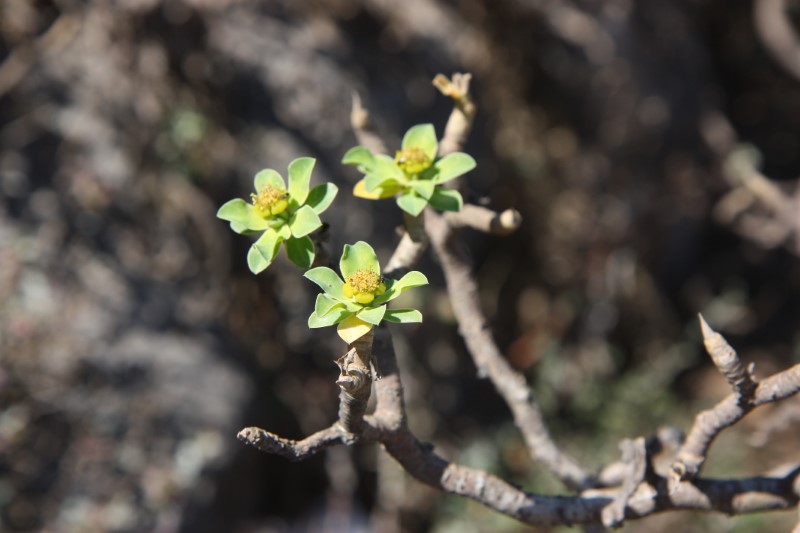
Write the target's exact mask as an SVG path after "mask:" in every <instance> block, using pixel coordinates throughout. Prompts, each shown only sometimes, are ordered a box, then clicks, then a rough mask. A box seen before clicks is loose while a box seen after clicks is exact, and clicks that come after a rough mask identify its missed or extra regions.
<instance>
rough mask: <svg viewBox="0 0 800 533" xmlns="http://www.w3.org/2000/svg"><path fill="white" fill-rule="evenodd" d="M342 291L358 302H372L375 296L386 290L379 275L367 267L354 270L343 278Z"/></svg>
mask: <svg viewBox="0 0 800 533" xmlns="http://www.w3.org/2000/svg"><path fill="white" fill-rule="evenodd" d="M342 292H344V295H345V296H347V297H348V298H352V299H353V300H355V301H356V302H358V303H360V304H369V303H372V300H374V299H375V296H380V295H381V294H383V293H384V292H386V284H385V283H384V282H383V279H381V276H379V275H378V274H376V273H375V272H373V271H371V270H367V269H363V268H362V269H360V270H356V271H355V272H353V273H352V274H350V275H349V276H347V278H346V279H345V282H344V286H343V287H342Z"/></svg>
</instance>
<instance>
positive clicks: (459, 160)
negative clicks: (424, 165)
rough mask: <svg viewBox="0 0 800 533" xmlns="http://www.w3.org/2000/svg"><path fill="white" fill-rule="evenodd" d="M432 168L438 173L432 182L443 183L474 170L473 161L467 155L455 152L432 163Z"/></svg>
mask: <svg viewBox="0 0 800 533" xmlns="http://www.w3.org/2000/svg"><path fill="white" fill-rule="evenodd" d="M433 167H434V168H435V169H437V170H438V171H439V172H438V173H437V174H436V177H434V181H435V182H436V183H444V182H446V181H450V180H451V179H453V178H457V177H459V176H461V175H462V174H466V173H467V172H469V171H470V170H472V169H473V168H475V160H474V159H472V157H471V156H469V155H467V154H463V153H461V152H456V153H453V154H447V155H446V156H444V157H443V158H441V159H440V160H438V161H437V162H436V163H434V164H433Z"/></svg>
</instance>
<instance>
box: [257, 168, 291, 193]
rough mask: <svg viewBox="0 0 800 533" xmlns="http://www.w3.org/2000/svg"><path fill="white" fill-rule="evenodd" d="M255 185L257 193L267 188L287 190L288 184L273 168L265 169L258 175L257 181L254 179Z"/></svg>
mask: <svg viewBox="0 0 800 533" xmlns="http://www.w3.org/2000/svg"><path fill="white" fill-rule="evenodd" d="M253 184H254V185H255V187H256V192H259V191H261V190H262V189H265V188H266V187H267V186H270V187H275V188H276V189H283V190H286V183H284V181H283V178H282V177H281V175H280V174H278V173H277V172H276V171H274V170H272V169H271V168H265V169H264V170H262V171H261V172H259V173H258V174H256V177H255V179H253Z"/></svg>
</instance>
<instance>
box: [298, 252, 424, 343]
mask: <svg viewBox="0 0 800 533" xmlns="http://www.w3.org/2000/svg"><path fill="white" fill-rule="evenodd" d="M339 269H340V270H341V272H342V276H343V278H344V279H342V278H341V277H339V275H338V274H336V272H334V271H333V270H331V269H330V268H328V267H317V268H312V269H311V270H309V271H308V272H306V273H305V277H307V278H308V279H310V280H311V281H313V282H314V283H316V284H317V285H319V286H320V288H321V289H322V290H323V291H324V292H323V293H321V294H318V295H317V302H316V304H315V305H314V312H313V313H311V316H309V317H308V327H310V328H322V327H325V326H333V325H334V324H338V327H337V332H338V333H339V336H340V337H341V338H342V339H343V340H344V341H345V342H346V343H348V344H352V343H353V342H354V341H355V340H357V339H359V338H361V337H363V336H364V335H366V334H367V333H368V332H369V331H370V330H371V329H372V328H373V327H375V326H377V325H378V324H380V322H381V320H387V321H389V322H399V323H406V322H422V313H420V312H419V311H417V310H416V309H387V308H386V303H387V302H389V301H391V300H394V299H395V298H397V297H398V296H400V294H401V293H402V292H403V291H406V290H408V289H411V288H413V287H419V286H421V285H427V284H428V279H427V278H426V277H425V275H424V274H422V273H421V272H416V271H412V272H409V273H408V274H406V275H405V276H403V277H402V278H400V279H399V280H396V281H395V280H392V279H388V278H384V277H382V276H381V266H380V264H378V257H377V256H376V255H375V250H373V249H372V246H370V245H369V244H367V243H365V242H363V241H359V242H357V243H355V244H353V245H352V246H351V245H349V244H346V245H345V246H344V251H343V252H342V259H341V260H340V262H339Z"/></svg>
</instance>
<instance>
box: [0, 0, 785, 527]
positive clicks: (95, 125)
mask: <svg viewBox="0 0 800 533" xmlns="http://www.w3.org/2000/svg"><path fill="white" fill-rule="evenodd" d="M798 21H800V3H799V2H796V1H783V0H765V1H758V2H756V3H753V2H752V1H740V0H731V1H721V0H717V1H711V0H694V1H690V0H684V1H676V2H662V1H660V0H641V1H634V0H609V1H604V2H598V1H591V0H573V1H564V2H544V1H536V0H527V1H526V0H495V1H493V2H481V1H479V0H405V1H403V2H393V1H391V0H329V1H323V0H274V1H264V2H236V1H221V0H184V1H177V0H164V1H159V0H117V1H113V2H112V1H108V0H83V1H78V0H2V2H0V509H1V510H2V511H1V513H0V521H1V522H0V530H2V531H8V532H32V531H48V532H84V531H85V532H100V531H103V532H106V531H107V532H140V531H157V532H163V533H166V532H199V533H205V532H262V533H266V532H281V533H282V532H302V531H309V532H316V531H332V532H337V531H381V532H382V531H389V532H393V531H397V532H401V531H408V532H420V531H435V532H451V531H452V532H455V531H458V532H462V533H463V532H466V533H470V532H480V531H501V532H516V531H549V529H547V528H538V529H537V528H526V527H523V526H521V525H520V524H517V523H516V522H514V521H512V520H509V519H506V518H504V517H502V516H499V515H497V514H495V513H492V512H490V511H488V510H486V509H484V508H482V507H480V506H479V505H477V504H473V503H471V502H467V501H465V500H462V499H458V498H456V497H451V496H444V495H441V494H439V493H437V492H435V491H433V490H430V489H428V488H426V487H424V486H422V485H420V484H419V483H417V482H416V481H414V480H411V479H408V478H407V476H406V475H405V474H404V473H403V472H402V471H401V470H400V469H399V468H398V467H397V466H396V465H395V464H394V463H393V462H392V461H391V460H390V459H387V458H386V456H385V455H384V454H383V453H382V452H381V451H380V450H379V449H377V448H376V447H375V446H359V447H355V448H353V449H343V448H339V449H333V450H330V451H328V452H327V453H324V454H321V455H320V456H317V457H315V458H313V459H311V460H308V461H305V462H302V463H298V464H292V463H289V462H287V461H285V460H284V459H280V458H276V457H271V456H268V455H265V454H262V453H259V452H257V451H255V450H253V449H252V448H246V447H245V446H243V445H242V444H240V443H239V442H238V441H237V440H236V438H235V435H236V432H237V431H238V430H239V429H240V428H241V427H244V426H249V425H259V426H261V427H264V428H267V429H269V430H270V431H273V432H276V433H278V434H281V435H283V436H286V437H292V438H301V437H304V436H305V435H307V434H309V433H311V432H313V431H316V430H318V429H321V428H323V427H326V426H327V425H329V424H330V422H331V421H333V420H334V419H335V417H336V409H337V401H336V395H337V391H338V389H337V387H336V386H335V383H334V380H335V376H336V375H337V370H336V368H335V366H334V364H333V360H334V359H335V358H336V357H338V356H339V355H340V354H341V353H342V351H343V345H342V343H341V341H339V340H338V338H337V337H336V335H335V332H334V331H333V330H332V328H327V329H326V330H314V331H312V332H309V331H308V330H307V329H306V326H305V323H306V318H307V316H308V314H309V312H310V311H311V309H312V305H313V298H314V294H315V292H316V290H315V288H314V287H313V285H312V284H311V283H309V282H307V281H306V280H304V279H303V278H302V277H301V276H300V275H299V272H298V271H297V270H296V269H295V268H294V267H293V266H291V265H289V264H288V262H287V261H285V260H279V261H277V262H276V264H275V265H274V266H273V267H271V268H270V269H269V270H268V271H267V272H266V273H264V274H262V275H259V276H258V277H256V276H253V275H252V274H250V272H249V271H248V270H247V265H246V260H245V255H246V251H247V248H248V246H249V245H250V239H249V238H248V237H245V236H239V235H235V234H233V233H232V232H231V231H230V230H229V228H228V226H227V224H226V223H224V222H223V221H220V220H218V219H216V218H215V213H216V210H217V208H218V206H220V205H221V204H222V203H223V202H225V201H226V200H228V199H230V198H234V197H245V198H246V197H247V195H248V194H249V192H250V191H251V187H252V176H253V175H254V174H255V172H257V171H258V170H260V169H262V168H267V167H269V168H275V169H277V170H278V171H279V172H281V173H283V174H285V169H286V166H287V164H288V163H289V162H290V161H291V160H292V159H294V158H295V157H299V156H313V157H316V158H317V167H316V170H315V173H314V177H313V180H312V183H321V182H322V181H333V182H335V183H337V184H338V185H339V187H340V189H341V192H340V195H339V198H338V199H337V202H336V203H335V204H334V206H333V207H332V208H331V209H329V210H328V211H327V212H326V214H325V215H326V216H325V217H323V218H324V219H325V220H326V221H327V222H329V223H330V224H331V228H330V232H329V233H330V241H329V242H330V248H329V249H330V250H331V253H332V254H333V255H334V256H337V257H338V254H339V253H340V250H341V246H342V245H343V244H344V243H346V242H354V241H356V240H360V239H364V240H368V241H370V242H371V243H373V245H374V246H375V248H376V249H377V251H378V253H379V256H380V257H381V259H382V260H383V261H386V260H388V257H389V254H390V253H391V250H392V249H393V247H394V245H395V244H396V242H397V241H398V236H397V232H396V228H397V226H398V225H399V224H400V223H401V216H400V214H399V212H398V210H396V209H394V208H393V207H392V206H391V204H390V203H381V202H367V201H363V200H357V199H354V198H353V197H352V196H350V195H349V189H350V187H351V185H352V184H353V183H354V182H355V181H356V179H357V176H356V173H355V171H354V169H352V168H345V167H343V166H341V165H340V164H339V160H340V158H341V156H342V154H343V153H344V152H345V150H346V149H347V148H349V147H351V146H353V145H354V144H355V138H354V136H353V134H352V132H351V130H350V128H349V111H350V105H351V98H352V94H353V93H354V92H357V93H358V94H360V95H361V96H362V98H363V99H364V102H365V105H366V106H367V107H368V108H369V109H370V110H371V112H372V117H373V119H374V120H375V122H376V123H377V125H378V129H379V131H380V132H381V133H382V134H383V135H384V137H385V139H386V140H387V142H388V145H389V146H396V145H398V144H399V139H400V137H401V136H402V133H403V132H404V131H405V130H406V129H407V128H408V127H410V126H411V125H413V124H417V123H420V122H432V123H434V124H435V125H436V128H437V131H438V132H440V133H441V132H442V130H443V127H444V123H445V121H446V118H447V116H448V114H449V111H450V109H451V105H450V102H448V101H447V100H446V99H445V98H443V97H441V96H440V95H438V93H437V92H436V90H435V89H434V88H433V87H432V86H431V84H430V80H431V79H432V78H433V76H434V75H435V74H437V73H439V72H441V73H445V74H447V75H449V74H451V73H452V72H471V73H473V75H474V79H473V93H474V97H475V101H476V103H477V105H478V115H477V120H476V124H475V128H474V131H473V133H472V135H471V137H470V140H469V142H468V145H467V147H466V151H468V152H469V153H470V154H472V155H473V156H474V157H475V158H476V160H477V161H478V168H477V169H476V170H475V171H473V172H472V173H470V174H469V176H468V178H467V182H468V183H467V185H468V188H469V191H470V193H469V194H470V200H471V201H472V202H476V203H481V204H484V205H488V206H490V207H493V208H497V209H504V208H506V207H514V208H516V209H518V210H519V211H520V212H522V215H523V217H524V222H523V226H522V228H521V229H520V231H518V232H517V233H515V234H514V235H512V236H510V237H505V238H491V237H486V236H484V235H478V234H475V233H471V232H465V235H464V236H465V238H466V239H467V240H468V245H469V247H470V250H471V253H472V255H473V257H474V261H475V268H476V274H477V275H478V277H479V280H480V284H481V290H482V293H481V297H482V301H483V304H484V310H485V311H486V313H487V315H488V316H489V317H490V318H491V322H492V325H493V326H494V328H495V329H494V331H495V338H496V339H497V341H498V343H499V345H500V347H501V349H502V350H503V351H504V353H505V354H506V355H507V357H508V358H509V360H510V361H511V363H512V364H513V365H514V366H515V367H516V368H518V369H520V370H521V371H522V372H524V373H525V374H526V376H527V378H528V380H529V382H530V383H531V385H532V387H533V388H534V391H535V395H536V397H537V399H538V401H539V402H540V403H541V405H542V408H543V410H544V411H545V413H546V415H547V417H548V420H549V421H550V423H551V425H552V430H553V432H554V434H555V437H556V439H557V440H558V441H559V442H560V443H562V444H563V446H564V447H565V448H566V449H567V450H569V452H570V453H572V454H573V455H574V456H575V457H577V458H578V459H579V460H580V461H581V462H583V463H584V464H585V465H587V466H588V467H589V468H590V469H598V468H600V467H601V466H602V465H604V464H606V463H608V462H609V461H612V460H614V459H616V458H617V457H618V456H619V451H618V448H617V443H618V442H619V440H620V439H622V438H626V437H635V436H638V435H652V434H654V433H655V432H656V431H657V430H658V428H659V427H662V426H665V425H672V426H677V427H680V428H683V429H688V426H689V424H690V422H691V419H692V417H693V416H694V414H695V413H696V412H697V411H698V410H699V409H703V408H705V407H708V406H710V405H712V404H713V403H715V402H716V401H718V400H719V399H721V398H722V397H723V396H724V395H725V394H727V392H728V388H727V385H726V383H725V382H724V380H723V379H722V378H721V376H719V375H718V373H717V372H716V370H714V368H713V367H712V366H711V365H710V364H709V362H708V360H707V359H708V358H707V356H705V355H704V353H703V351H702V349H701V344H700V342H699V331H698V326H697V322H696V313H697V312H700V311H702V312H703V313H704V315H705V317H706V318H707V320H708V321H709V323H710V324H711V325H712V326H713V327H715V328H716V329H718V330H719V331H721V332H722V333H723V334H725V335H726V337H727V338H728V340H729V341H730V342H731V343H732V344H733V345H734V346H735V347H736V348H737V349H738V350H739V352H740V354H741V355H742V356H743V358H744V359H745V360H746V361H747V362H755V363H756V371H757V374H758V375H759V376H762V377H763V376H766V375H769V374H771V373H772V372H775V371H777V370H780V369H783V368H786V367H788V366H789V365H792V364H794V363H797V362H798V361H800V335H799V334H798V331H800V298H798V296H800V269H798V265H800V263H799V262H798V250H800V248H799V247H798V242H800V238H799V237H798V235H800V234H799V233H798V225H799V224H800V221H798V216H797V212H798V211H797V210H796V208H795V207H794V206H796V205H797V198H798V196H797V195H796V194H795V191H796V190H797V187H796V184H797V181H796V180H797V177H798V174H799V173H800V172H799V171H800V150H798V148H800V68H799V67H798V64H797V58H798V57H800V52H798V51H797V50H798V48H797V42H798V41H797V38H796V36H795V35H794V33H793V32H794V29H796V28H798ZM793 60H794V62H793ZM744 142H746V143H750V145H752V148H751V149H750V152H748V153H750V154H755V153H757V154H760V159H761V169H762V171H763V172H764V175H765V176H767V177H768V178H769V181H767V182H766V183H768V184H770V183H771V184H773V185H774V186H775V187H776V189H775V191H777V192H778V193H779V199H780V200H781V201H780V202H772V203H771V204H770V203H769V202H765V201H763V198H761V197H759V195H758V194H757V193H754V192H753V187H747V186H746V185H743V183H744V182H743V181H742V180H741V179H739V178H741V176H739V178H737V175H738V174H737V173H736V172H730V171H727V170H726V169H729V167H730V165H726V161H728V160H729V155H730V154H731V152H732V150H735V147H736V145H737V143H744ZM747 157H749V158H751V159H754V156H752V155H749V156H747ZM749 160H750V159H748V161H749ZM759 179H761V178H759ZM773 199H774V195H773ZM781 202H783V203H781ZM419 268H420V270H423V271H424V272H425V273H426V274H427V275H428V277H429V278H430V279H431V282H432V283H431V285H430V286H429V287H427V288H425V289H424V290H417V291H413V292H414V293H416V294H412V295H411V296H413V297H414V298H415V299H414V301H413V302H410V303H413V304H414V305H419V306H420V308H421V309H422V310H423V312H424V315H425V317H426V320H425V323H424V324H423V325H421V326H409V327H402V328H397V329H395V330H394V333H395V343H396V346H397V350H398V354H399V357H400V366H401V368H402V371H403V377H404V380H405V385H406V395H407V396H406V399H407V402H408V409H409V416H410V424H411V426H412V429H413V430H414V431H415V432H416V433H417V435H418V436H419V437H420V438H421V439H423V440H427V441H430V442H432V443H434V444H435V446H436V448H437V450H439V451H440V452H441V453H442V454H444V455H445V456H447V457H448V458H450V459H453V460H458V461H460V462H462V463H464V464H468V465H471V466H474V467H480V468H485V469H487V470H489V471H491V472H495V473H497V474H499V475H501V476H503V477H505V478H506V479H508V480H510V481H512V482H513V483H516V484H518V485H520V486H522V487H524V488H526V489H528V490H532V491H542V492H546V493H549V494H557V493H563V489H562V488H561V487H560V486H559V485H558V484H557V483H556V482H555V481H554V480H553V479H552V478H551V477H550V476H548V475H547V474H546V473H543V472H542V471H541V470H540V469H539V468H538V467H537V466H535V465H533V464H531V461H530V459H529V457H528V455H527V452H526V450H525V447H524V445H523V443H522V441H521V439H520V437H519V434H518V433H517V431H516V430H515V429H514V427H513V425H512V423H511V419H510V415H509V412H508V410H507V408H506V407H505V406H504V405H503V404H502V402H501V401H500V400H499V398H498V397H497V396H496V395H495V393H494V391H493V389H492V387H491V385H490V384H488V383H486V382H485V381H482V380H479V379H478V378H477V377H476V375H475V369H474V367H473V365H472V363H471V361H470V359H469V357H468V356H467V355H466V353H465V350H464V346H463V343H462V341H461V339H460V337H459V335H458V333H457V327H456V325H455V324H454V321H453V317H452V312H451V309H450V307H449V304H448V301H447V298H446V295H445V292H444V286H443V280H442V276H441V272H440V270H439V268H438V266H437V265H436V263H435V261H434V260H433V259H431V257H430V255H428V256H427V257H426V258H425V259H424V260H423V262H422V264H421V265H420V266H419ZM329 330H330V331H329ZM798 419H800V404H798V401H796V400H794V401H793V400H790V401H786V402H785V403H783V404H781V405H776V406H770V407H766V408H762V409H760V410H758V411H757V412H756V413H754V414H753V415H752V416H750V417H748V418H747V419H746V420H745V421H744V422H742V423H741V424H739V426H737V427H735V428H733V429H732V430H729V431H727V432H726V433H724V434H723V436H722V437H721V438H720V439H719V441H718V442H717V443H716V445H715V447H714V448H713V450H712V453H711V459H710V461H709V463H708V468H707V474H708V475H710V476H717V477H743V476H748V475H755V474H758V473H762V472H765V471H768V470H769V469H772V468H776V467H778V466H780V465H781V464H782V463H786V462H789V461H795V462H796V461H797V442H798V438H799V437H800V431H799V430H798V429H797V427H798V424H797V421H798ZM795 520H796V512H784V513H773V514H763V515H755V516H749V517H740V518H727V517H724V516H717V515H705V514H693V513H672V514H667V515H663V516H656V517H651V518H648V519H646V520H643V521H640V522H632V523H630V524H629V525H627V526H626V528H625V529H624V530H625V531H650V532H652V531H656V532H657V531H670V530H676V528H678V530H680V531H767V530H769V531H780V530H788V529H789V528H790V527H791V524H793V522H794V521H795ZM557 530H558V531H568V530H569V531H571V530H572V529H569V528H560V529H557ZM575 530H577V529H575Z"/></svg>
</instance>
